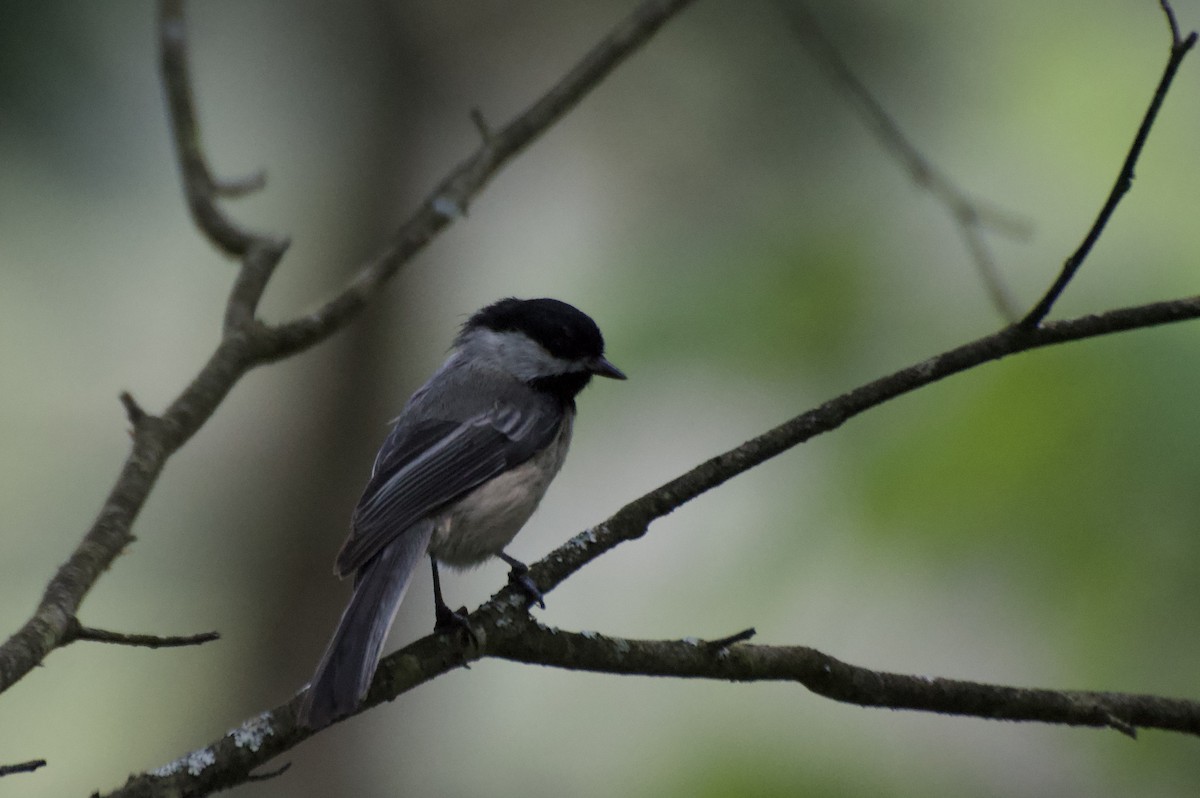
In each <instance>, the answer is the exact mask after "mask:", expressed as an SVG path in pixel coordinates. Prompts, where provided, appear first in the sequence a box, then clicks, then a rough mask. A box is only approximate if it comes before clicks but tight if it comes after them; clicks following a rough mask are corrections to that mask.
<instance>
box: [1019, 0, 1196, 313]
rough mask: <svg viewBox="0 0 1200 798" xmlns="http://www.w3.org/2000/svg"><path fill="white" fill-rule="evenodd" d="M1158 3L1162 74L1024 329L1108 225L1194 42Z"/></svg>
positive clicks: (1052, 298) (1051, 304)
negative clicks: (1165, 38)
mask: <svg viewBox="0 0 1200 798" xmlns="http://www.w3.org/2000/svg"><path fill="white" fill-rule="evenodd" d="M1159 5H1160V6H1161V7H1162V9H1163V13H1164V14H1165V15H1166V17H1167V24H1168V26H1169V27H1170V29H1171V54H1170V56H1169V57H1168V58H1167V65H1166V67H1165V68H1164V69H1163V74H1162V78H1161V79H1160V80H1159V81H1158V87H1157V88H1155V90H1154V97H1152V98H1151V100H1150V107H1149V108H1147V109H1146V114H1145V116H1143V117H1142V124H1141V125H1140V126H1139V127H1138V131H1137V135H1136V136H1134V138H1133V144H1132V145H1131V146H1130V148H1129V153H1128V154H1127V155H1126V156H1125V162H1124V164H1122V165H1121V171H1120V172H1119V173H1117V181H1116V183H1114V184H1113V187H1112V191H1110V192H1109V194H1108V199H1107V200H1106V201H1105V202H1104V207H1102V208H1101V209H1100V213H1099V215H1097V216H1096V221H1095V222H1093V223H1092V226H1091V228H1090V229H1089V230H1088V232H1087V235H1086V236H1084V238H1083V243H1082V244H1080V245H1079V248H1078V249H1077V250H1075V252H1073V253H1072V254H1071V256H1070V257H1069V258H1067V260H1066V262H1064V263H1063V267H1062V271H1061V272H1059V275H1058V279H1056V280H1055V281H1054V284H1053V285H1051V286H1050V290H1048V291H1047V292H1046V294H1045V296H1043V297H1042V298H1041V299H1040V300H1039V301H1038V303H1037V304H1036V305H1034V306H1033V309H1032V310H1030V311H1029V313H1028V314H1027V315H1026V316H1025V318H1023V319H1021V326H1022V327H1024V328H1025V329H1030V328H1033V327H1036V326H1038V325H1039V324H1041V322H1042V320H1043V319H1045V318H1046V316H1047V315H1049V313H1050V310H1051V309H1052V308H1053V307H1054V303H1055V302H1057V301H1058V298H1059V297H1060V296H1062V293H1063V291H1065V290H1066V288H1067V284H1068V283H1070V282H1071V278H1073V277H1074V276H1075V273H1076V272H1077V271H1079V267H1080V266H1082V265H1083V262H1084V260H1086V259H1087V256H1088V254H1089V253H1090V252H1091V251H1092V247H1093V246H1095V244H1096V241H1097V240H1099V238H1100V234H1101V233H1103V232H1104V228H1105V227H1106V226H1107V225H1108V220H1109V219H1111V218H1112V215H1113V212H1114V211H1116V209H1117V205H1118V203H1120V202H1121V198H1122V197H1124V196H1125V194H1126V193H1127V192H1128V191H1129V189H1130V188H1131V187H1132V186H1133V171H1134V167H1135V166H1136V165H1137V161H1138V158H1139V157H1141V154H1142V149H1143V148H1144V147H1145V146H1146V140H1147V139H1148V138H1149V137H1150V128H1152V127H1153V126H1154V120H1155V119H1157V118H1158V111H1159V109H1160V108H1162V104H1163V100H1165V99H1166V98H1167V91H1168V90H1169V89H1170V88H1171V82H1172V81H1173V80H1174V79H1175V73H1177V72H1178V71H1179V65H1180V64H1182V63H1183V59H1184V56H1186V55H1187V54H1188V52H1189V51H1190V50H1191V49H1192V47H1193V46H1194V45H1195V44H1196V32H1195V31H1192V32H1191V33H1189V34H1188V35H1187V38H1186V39H1180V38H1179V23H1178V22H1177V21H1176V19H1175V11H1174V9H1172V8H1171V4H1170V3H1168V2H1167V0H1159Z"/></svg>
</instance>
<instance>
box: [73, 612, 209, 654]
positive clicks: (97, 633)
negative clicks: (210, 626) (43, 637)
mask: <svg viewBox="0 0 1200 798" xmlns="http://www.w3.org/2000/svg"><path fill="white" fill-rule="evenodd" d="M220 639H221V635H220V634H219V633H218V632H201V633H200V634H195V635H169V636H166V637H162V636H159V635H137V634H125V633H124V632H110V631H108V630H107V629H96V628H93V627H91V626H84V625H82V624H81V623H79V621H78V620H76V619H74V618H72V619H71V623H70V624H69V625H68V629H67V633H66V635H64V636H63V639H62V642H61V643H59V646H60V647H61V646H65V645H67V644H68V643H74V642H75V641H77V640H89V641H91V642H93V643H109V644H112V645H118V646H138V647H141V648H181V647H183V646H198V645H202V644H204V643H211V642H212V641H214V640H220Z"/></svg>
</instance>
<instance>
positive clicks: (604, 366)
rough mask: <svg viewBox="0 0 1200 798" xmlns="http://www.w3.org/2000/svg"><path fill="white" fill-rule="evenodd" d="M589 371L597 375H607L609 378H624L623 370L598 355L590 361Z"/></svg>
mask: <svg viewBox="0 0 1200 798" xmlns="http://www.w3.org/2000/svg"><path fill="white" fill-rule="evenodd" d="M591 372H592V373H593V374H595V375H596V376H597V377H608V378H609V379H610V380H623V379H626V377H625V372H623V371H621V370H620V369H619V368H617V367H616V366H614V365H613V364H612V363H609V362H608V360H607V359H606V358H603V357H598V358H596V359H595V360H593V361H592V367H591Z"/></svg>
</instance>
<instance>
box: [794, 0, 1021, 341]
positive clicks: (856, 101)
mask: <svg viewBox="0 0 1200 798" xmlns="http://www.w3.org/2000/svg"><path fill="white" fill-rule="evenodd" d="M780 6H781V8H782V10H783V13H784V15H785V16H786V17H787V20H788V23H789V24H790V26H791V29H792V31H793V32H795V34H796V37H797V38H798V39H799V41H800V43H801V44H802V45H803V46H804V47H805V49H807V50H808V52H809V53H810V54H811V55H812V56H813V57H814V58H815V59H816V60H817V62H818V63H819V64H820V65H821V66H822V67H823V68H824V69H825V71H826V72H827V73H828V74H829V76H830V78H831V80H832V81H833V84H834V86H835V87H836V88H837V89H839V90H840V91H841V93H842V94H844V95H845V96H846V97H847V98H848V99H849V100H850V101H851V102H852V103H853V105H854V107H855V108H856V109H857V110H858V111H859V113H861V114H862V116H863V118H864V119H866V121H867V124H868V127H869V129H870V130H871V131H872V132H874V133H875V136H876V138H878V139H879V141H880V142H881V143H882V144H883V145H884V147H885V148H887V149H888V150H889V151H890V152H891V153H892V154H893V155H894V156H895V157H896V160H898V161H899V162H900V163H901V164H903V165H904V167H905V169H907V171H908V173H909V176H910V177H911V178H912V181H913V182H914V183H915V184H916V185H918V186H920V187H921V188H923V189H925V190H926V191H928V192H929V193H930V194H932V195H933V196H934V197H935V198H936V199H937V200H938V201H940V202H941V203H942V204H943V205H945V206H946V208H947V209H948V210H949V211H950V216H951V218H952V219H953V220H954V223H955V226H956V227H957V228H958V230H959V233H960V235H962V237H963V242H964V243H965V244H966V247H967V251H968V252H969V253H970V255H971V259H972V260H973V261H974V262H975V268H976V269H977V270H978V272H979V276H980V279H982V280H983V284H984V288H985V289H986V290H987V293H988V296H989V297H990V298H991V301H992V304H993V305H994V306H995V308H996V310H997V311H998V312H999V313H1000V315H1001V316H1002V317H1003V318H1004V319H1005V320H1006V321H1008V322H1015V321H1016V320H1017V319H1019V318H1020V316H1021V312H1020V308H1019V307H1018V306H1017V303H1016V300H1014V299H1013V297H1012V295H1011V293H1009V291H1008V289H1007V287H1005V285H1004V281H1003V280H1002V279H1001V278H1000V273H999V270H998V269H997V268H996V263H995V259H994V258H993V257H992V253H991V250H990V249H989V248H988V246H987V241H986V240H985V239H984V237H983V229H984V228H991V229H992V230H995V231H997V232H999V233H1003V234H1005V235H1008V236H1011V237H1013V238H1027V237H1028V236H1029V222H1028V221H1026V220H1024V219H1020V218H1018V217H1016V216H1015V215H1013V214H1010V213H1007V212H1005V211H1002V210H1000V209H999V208H996V207H994V206H991V205H988V204H986V203H984V202H981V201H979V200H977V199H974V198H972V197H971V196H969V195H968V194H967V192H965V191H963V190H962V189H961V188H959V186H958V185H957V184H956V183H955V182H954V181H953V180H951V179H950V177H949V176H948V175H946V174H945V173H943V172H942V171H941V170H940V169H938V168H937V166H935V165H934V163H933V161H931V160H930V159H929V158H927V157H925V155H924V154H922V153H921V151H920V150H919V149H917V147H916V145H915V144H913V143H912V142H911V141H910V140H909V138H908V136H906V135H905V133H904V131H903V130H901V128H900V125H899V123H898V122H897V121H896V120H895V118H893V117H892V115H891V114H890V113H888V111H887V109H886V108H884V107H883V104H882V103H881V102H880V101H879V100H878V99H876V97H875V95H873V94H872V93H871V90H870V89H868V88H867V86H866V84H865V83H863V82H862V81H861V80H860V79H859V78H858V76H857V75H856V74H855V73H854V70H853V69H851V68H850V65H849V63H847V62H846V59H845V58H844V57H843V56H842V54H841V52H840V51H839V50H838V49H837V48H836V47H835V46H834V45H833V43H832V42H831V41H830V40H829V37H828V36H826V35H825V32H824V30H823V29H822V28H821V25H820V23H819V22H818V21H817V18H816V16H815V15H814V14H813V13H812V11H811V10H809V8H808V6H807V5H806V4H805V3H803V2H800V1H799V0H788V2H785V3H781V4H780Z"/></svg>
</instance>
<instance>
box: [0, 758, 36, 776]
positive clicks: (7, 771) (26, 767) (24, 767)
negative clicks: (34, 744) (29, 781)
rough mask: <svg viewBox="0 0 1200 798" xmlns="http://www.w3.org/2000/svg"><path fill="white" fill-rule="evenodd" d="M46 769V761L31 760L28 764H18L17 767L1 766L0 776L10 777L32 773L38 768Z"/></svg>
mask: <svg viewBox="0 0 1200 798" xmlns="http://www.w3.org/2000/svg"><path fill="white" fill-rule="evenodd" d="M44 767H46V760H44V759H31V760H29V761H28V762H18V763H16V764H15V765H0V776H10V775H12V774H13V773H32V772H33V771H35V770H37V769H38V768H44Z"/></svg>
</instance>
